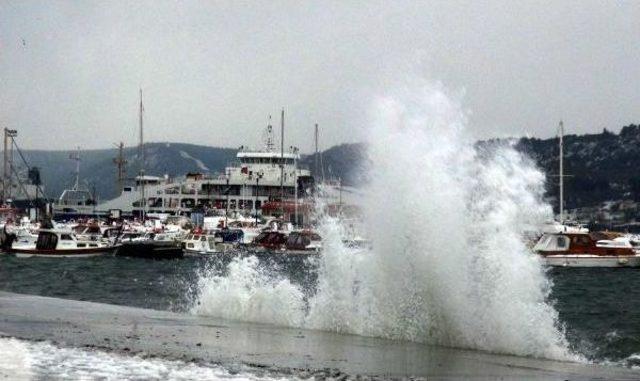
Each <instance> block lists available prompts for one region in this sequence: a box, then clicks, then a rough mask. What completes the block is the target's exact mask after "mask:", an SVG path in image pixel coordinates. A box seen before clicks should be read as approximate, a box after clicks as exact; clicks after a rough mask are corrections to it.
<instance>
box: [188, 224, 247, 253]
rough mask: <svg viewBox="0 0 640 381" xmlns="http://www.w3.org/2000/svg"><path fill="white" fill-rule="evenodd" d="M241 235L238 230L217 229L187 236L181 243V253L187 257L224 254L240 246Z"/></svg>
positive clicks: (240, 231)
mask: <svg viewBox="0 0 640 381" xmlns="http://www.w3.org/2000/svg"><path fill="white" fill-rule="evenodd" d="M243 235H244V233H243V232H242V230H240V229H219V230H215V231H207V232H203V233H193V234H189V235H187V238H186V239H185V240H184V241H183V242H182V245H183V251H184V253H185V254H187V255H194V254H218V253H224V252H227V251H230V250H233V249H236V248H237V247H238V246H239V245H240V244H242V242H243Z"/></svg>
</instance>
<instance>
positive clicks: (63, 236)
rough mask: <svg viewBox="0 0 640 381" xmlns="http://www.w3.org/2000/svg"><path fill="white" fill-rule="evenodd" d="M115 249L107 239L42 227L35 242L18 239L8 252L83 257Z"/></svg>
mask: <svg viewBox="0 0 640 381" xmlns="http://www.w3.org/2000/svg"><path fill="white" fill-rule="evenodd" d="M115 249H116V246H114V245H111V244H109V243H108V242H105V241H86V240H80V239H78V238H77V237H76V235H75V233H73V232H72V231H68V230H55V229H41V230H40V231H39V232H38V238H37V239H36V241H35V242H34V243H30V242H20V241H16V242H14V243H13V244H12V245H11V247H10V248H9V249H7V252H9V253H12V254H15V255H16V256H17V257H56V258H57V257H65V258H82V257H94V256H98V255H106V254H111V253H113V251H114V250H115Z"/></svg>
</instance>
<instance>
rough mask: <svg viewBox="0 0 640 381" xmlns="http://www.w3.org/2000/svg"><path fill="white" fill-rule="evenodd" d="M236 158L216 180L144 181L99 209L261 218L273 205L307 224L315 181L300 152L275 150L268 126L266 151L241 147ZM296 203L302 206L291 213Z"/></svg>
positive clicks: (140, 178)
mask: <svg viewBox="0 0 640 381" xmlns="http://www.w3.org/2000/svg"><path fill="white" fill-rule="evenodd" d="M236 159H237V162H236V163H233V164H231V165H229V166H228V167H226V168H225V171H224V173H222V174H219V175H214V176H208V175H205V174H201V173H189V174H187V175H186V177H185V178H184V179H181V180H179V181H174V180H171V179H169V178H168V176H165V177H156V176H148V175H145V176H138V177H136V181H135V185H134V186H126V187H124V188H123V190H122V194H121V195H120V196H119V197H117V198H115V199H113V200H110V201H107V202H104V203H102V204H99V205H98V206H97V207H96V209H97V210H98V211H100V212H101V213H104V214H106V213H108V212H109V211H113V210H119V211H120V212H121V214H122V215H123V216H127V215H132V216H141V215H143V214H145V215H149V214H152V213H153V214H156V213H157V214H166V215H186V216H190V215H191V213H192V212H194V211H196V210H197V211H204V212H218V214H220V215H231V214H232V213H233V214H242V215H245V216H256V215H261V214H262V209H263V206H265V205H266V204H268V208H266V209H269V210H273V208H274V205H275V209H276V212H277V210H278V205H282V207H281V208H280V213H279V214H280V215H284V216H285V218H286V219H287V220H289V221H293V220H294V219H295V218H298V222H299V223H302V222H303V220H304V218H305V216H304V213H302V211H303V209H305V208H304V205H303V202H304V198H305V197H306V196H307V195H309V194H310V191H311V189H312V188H313V185H314V180H313V177H312V176H311V172H310V171H309V170H308V169H303V168H301V167H300V165H299V161H300V154H299V153H298V150H297V149H295V148H292V149H290V150H289V152H283V151H282V150H280V151H277V150H276V149H274V143H273V138H272V127H271V126H268V127H267V133H266V139H265V145H264V149H262V150H249V149H246V148H245V147H241V148H240V150H239V152H238V153H237V155H236ZM143 194H144V198H142V195H143ZM291 204H293V205H294V206H296V207H295V208H291ZM285 205H286V206H287V207H285ZM298 205H300V208H299V209H298V208H297V206H298Z"/></svg>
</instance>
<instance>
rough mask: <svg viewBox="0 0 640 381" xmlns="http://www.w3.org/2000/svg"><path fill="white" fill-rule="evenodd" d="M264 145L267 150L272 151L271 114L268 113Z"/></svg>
mask: <svg viewBox="0 0 640 381" xmlns="http://www.w3.org/2000/svg"><path fill="white" fill-rule="evenodd" d="M264 146H265V147H264V148H265V150H266V151H267V152H271V151H273V126H271V115H269V123H268V124H267V131H266V136H265V138H264Z"/></svg>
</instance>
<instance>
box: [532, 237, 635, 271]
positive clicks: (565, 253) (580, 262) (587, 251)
mask: <svg viewBox="0 0 640 381" xmlns="http://www.w3.org/2000/svg"><path fill="white" fill-rule="evenodd" d="M533 250H534V251H535V252H536V253H538V254H539V255H540V256H541V257H542V259H543V261H544V263H545V264H546V265H548V266H561V267H638V266H640V254H639V253H638V251H637V250H636V248H635V247H634V246H633V245H632V244H631V242H630V240H629V238H628V237H624V236H622V235H621V234H618V233H610V232H594V233H584V232H581V233H579V232H574V233H547V234H544V235H543V236H542V237H541V238H540V239H539V240H538V242H537V243H536V245H535V246H534V247H533Z"/></svg>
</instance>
